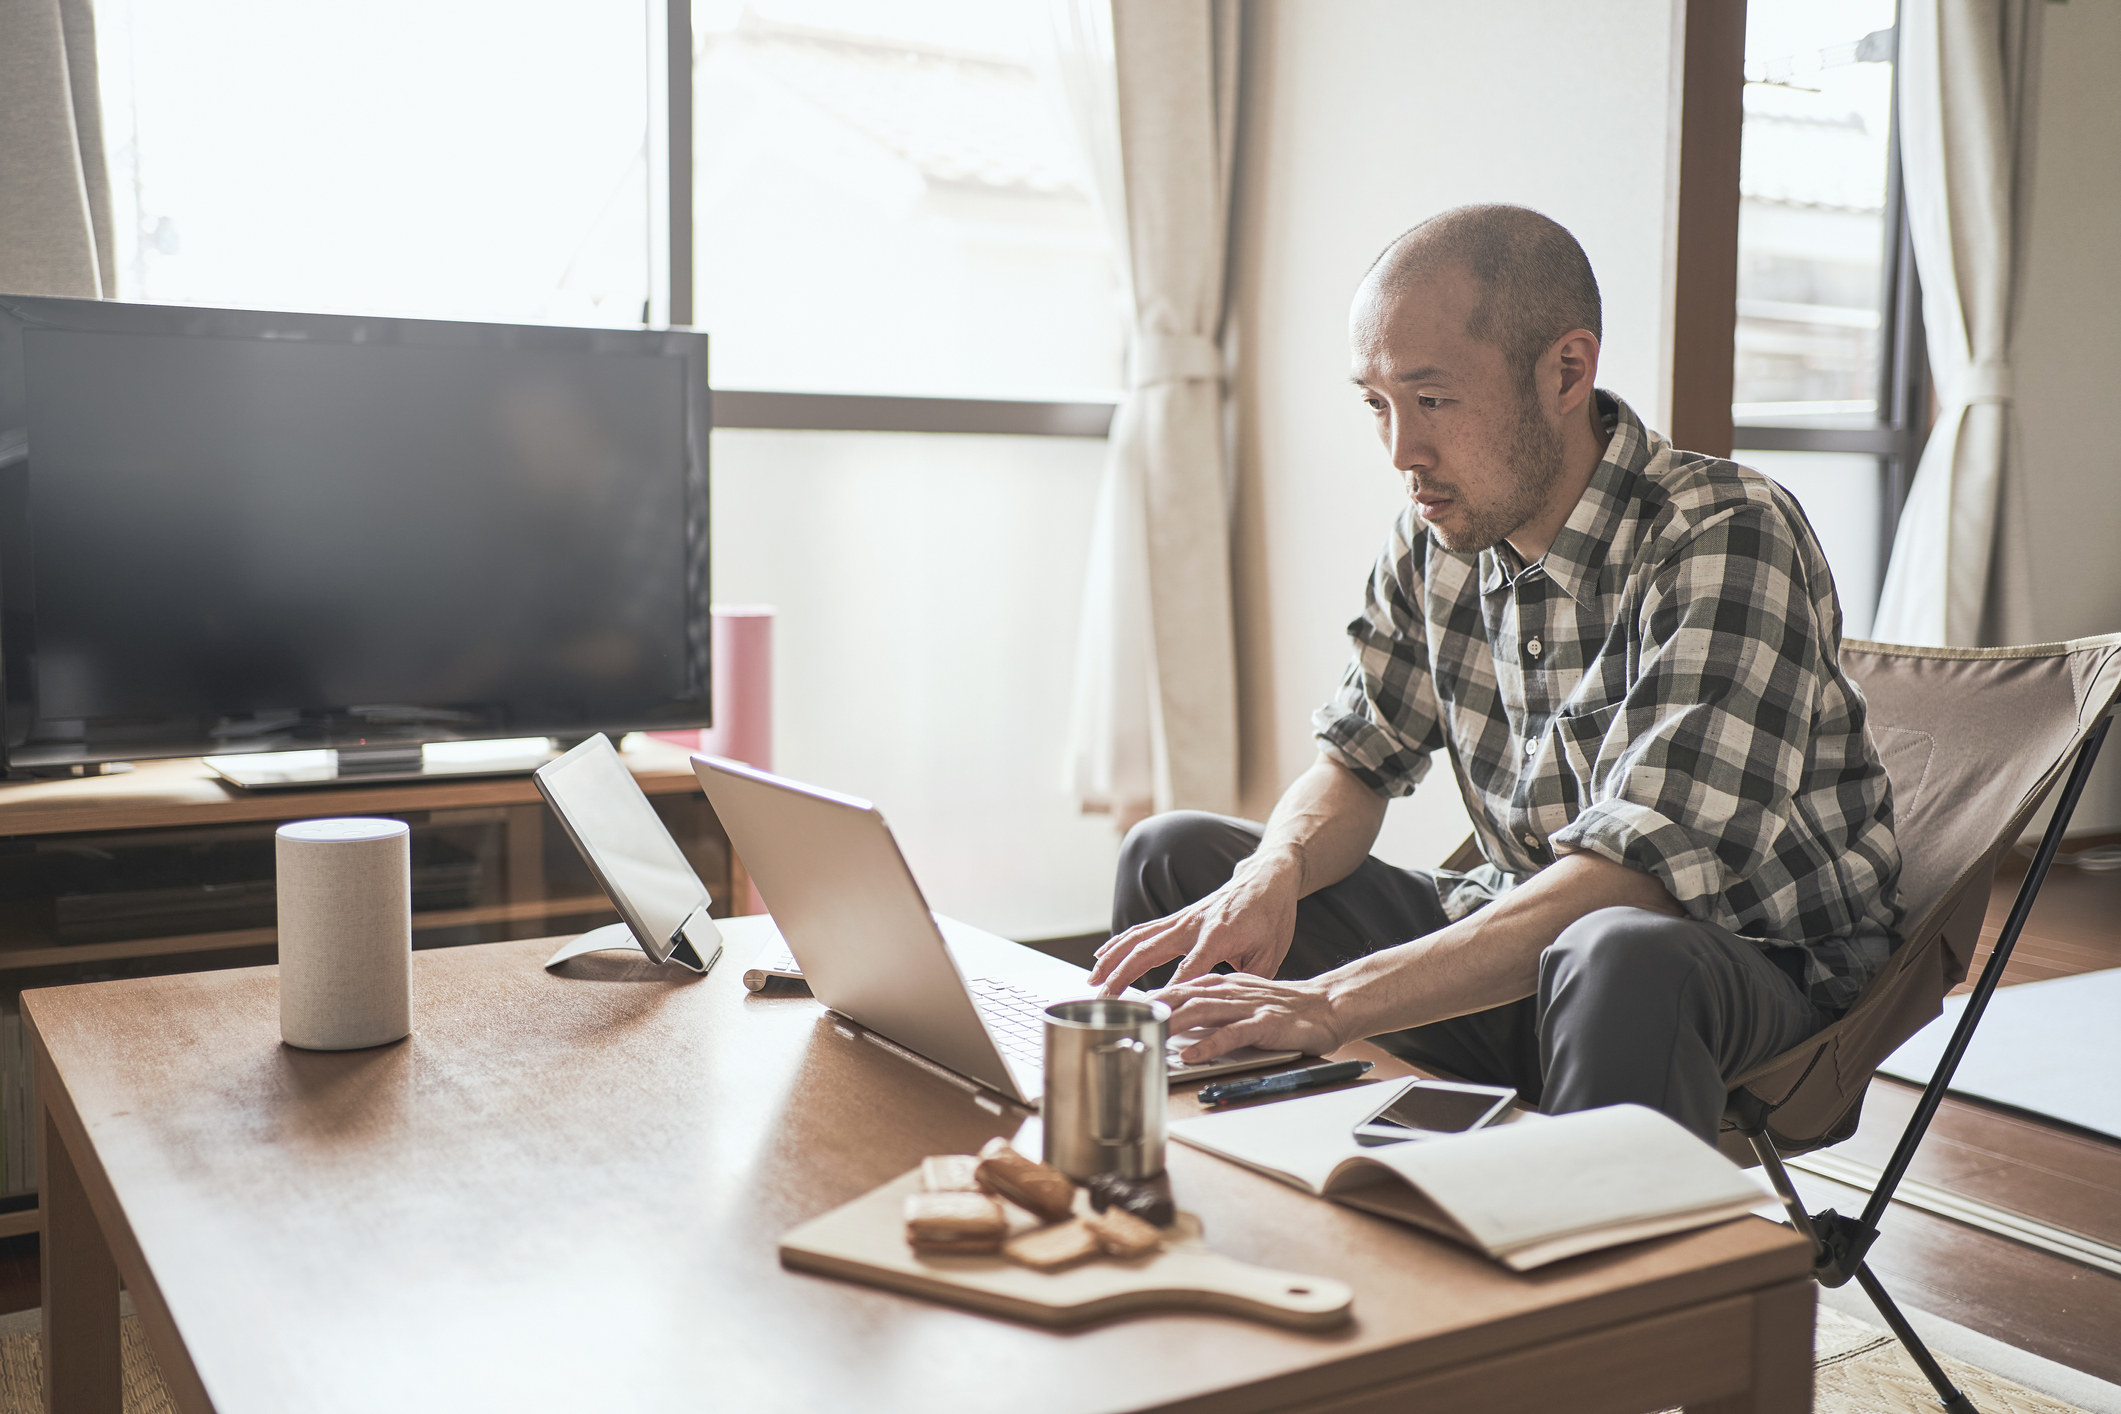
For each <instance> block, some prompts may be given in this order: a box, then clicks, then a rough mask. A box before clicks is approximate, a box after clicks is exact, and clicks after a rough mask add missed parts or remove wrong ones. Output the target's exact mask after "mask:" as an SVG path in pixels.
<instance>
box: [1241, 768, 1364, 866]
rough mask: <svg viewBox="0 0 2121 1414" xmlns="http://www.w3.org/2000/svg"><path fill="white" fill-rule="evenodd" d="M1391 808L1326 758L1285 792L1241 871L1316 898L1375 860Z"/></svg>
mask: <svg viewBox="0 0 2121 1414" xmlns="http://www.w3.org/2000/svg"><path fill="white" fill-rule="evenodd" d="M1385 804H1386V802H1385V799H1384V797H1383V796H1380V795H1379V794H1378V793H1377V792H1376V791H1373V790H1371V789H1370V788H1369V787H1368V786H1366V785H1364V784H1363V783H1362V782H1361V781H1360V780H1359V779H1357V778H1356V776H1355V773H1354V772H1352V771H1350V770H1349V769H1348V768H1347V767H1345V766H1342V765H1341V764H1339V763H1338V762H1336V761H1333V760H1331V759H1329V758H1327V757H1324V756H1321V757H1319V758H1318V760H1317V761H1315V762H1313V763H1312V765H1311V768H1310V769H1309V770H1307V771H1305V772H1304V773H1303V774H1302V775H1301V776H1298V777H1297V778H1296V779H1295V780H1294V781H1293V782H1291V783H1290V785H1289V788H1288V789H1287V790H1286V791H1284V792H1282V797H1281V799H1280V801H1278V802H1277V803H1276V804H1275V806H1274V813H1273V814H1272V815H1270V816H1268V817H1267V827H1266V831H1265V833H1264V834H1263V835H1262V836H1261V838H1260V842H1259V848H1258V849H1257V850H1255V851H1253V854H1252V857H1251V858H1250V859H1248V860H1246V861H1245V863H1244V864H1243V865H1240V866H1239V867H1240V868H1241V869H1243V870H1245V871H1247V872H1249V873H1253V874H1257V875H1260V876H1263V877H1274V878H1279V879H1283V880H1286V882H1288V883H1290V884H1293V885H1294V886H1295V889H1296V896H1297V897H1298V898H1303V897H1306V896H1308V895H1310V894H1314V893H1316V892H1318V891H1319V890H1320V889H1322V888H1325V887H1326V886H1327V885H1329V884H1337V883H1339V882H1340V881H1341V880H1342V879H1345V878H1347V877H1348V875H1350V874H1352V873H1354V872H1355V868H1356V866H1357V865H1359V864H1361V863H1362V862H1363V860H1364V859H1366V858H1368V857H1369V853H1370V846H1371V845H1373V844H1375V843H1377V831H1378V830H1379V828H1380V827H1382V826H1383V824H1384V820H1385Z"/></svg>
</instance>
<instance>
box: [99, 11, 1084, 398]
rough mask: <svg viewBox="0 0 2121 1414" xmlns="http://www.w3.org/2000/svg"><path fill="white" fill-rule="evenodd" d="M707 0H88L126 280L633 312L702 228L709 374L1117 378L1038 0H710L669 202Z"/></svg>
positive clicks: (522, 309)
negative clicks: (673, 136) (669, 214)
mask: <svg viewBox="0 0 2121 1414" xmlns="http://www.w3.org/2000/svg"><path fill="white" fill-rule="evenodd" d="M684 13H685V12H684V10H683V9H682V7H680V8H679V9H678V11H677V15H676V16H675V17H673V16H672V15H671V14H670V7H669V6H668V5H667V3H665V2H664V0H634V3H630V4H628V3H612V4H597V5H584V4H581V3H578V0H427V3H413V0H395V2H394V3H382V4H368V5H363V4H356V3H352V0H337V3H321V0H320V3H305V4H300V5H288V4H283V3H276V2H275V0H196V3H192V4H187V5H184V6H168V5H157V4H153V3H149V0H98V3H97V25H98V38H99V51H100V52H99V58H100V60H101V67H102V75H101V78H102V90H103V95H104V104H105V109H106V114H105V120H106V140H107V145H108V151H109V155H110V165H111V174H112V186H113V193H114V199H115V206H116V211H115V224H116V226H117V228H118V232H119V270H118V272H117V273H118V292H119V295H120V297H121V298H125V299H133V300H143V301H149V302H155V303H176V304H228V305H239V306H253V307H266V308H296V309H302V308H314V309H330V310H340V311H347V312H373V313H384V314H405V315H414V316H422V315H424V316H431V317H441V318H449V317H458V318H480V319H501V320H522V321H526V322H541V321H549V322H559V323H575V324H583V323H587V324H638V323H641V322H643V321H644V320H646V319H648V318H649V317H650V316H651V314H652V313H654V314H658V315H659V314H660V311H661V310H662V308H664V306H663V303H662V298H661V296H662V294H663V288H662V285H663V281H664V280H665V279H666V278H667V276H666V274H665V270H666V268H667V266H666V262H665V260H664V252H665V251H667V249H668V246H667V242H668V241H669V240H670V239H671V238H672V236H673V235H676V236H677V237H678V238H679V239H684V237H683V235H682V234H681V233H682V232H683V231H684V229H685V227H686V226H687V225H689V227H690V230H691V232H692V239H691V242H690V244H691V246H692V253H693V272H694V279H693V285H694V288H695V291H696V296H695V299H694V309H693V321H692V322H694V323H696V324H698V325H700V326H701V327H704V328H706V329H707V330H708V331H709V332H710V333H711V334H712V335H714V337H715V345H714V362H715V383H716V384H717V386H720V387H725V388H728V387H734V388H746V389H770V390H779V391H792V392H810V393H815V392H834V393H860V394H899V395H904V394H925V395H930V396H940V397H949V398H966V397H1016V398H1034V399H1048V400H1050V399H1053V398H1056V397H1070V396H1078V397H1079V396H1082V395H1083V394H1084V392H1085V391H1086V390H1087V391H1088V393H1089V394H1090V396H1092V397H1097V398H1102V399H1106V400H1109V398H1110V396H1111V394H1110V390H1111V389H1114V388H1116V387H1118V386H1119V383H1120V358H1121V348H1122V341H1123V329H1124V323H1123V319H1122V313H1123V311H1122V307H1121V302H1120V294H1121V287H1120V281H1119V277H1118V272H1117V270H1116V267H1115V265H1114V262H1113V259H1112V243H1111V239H1110V237H1109V236H1108V234H1107V232H1108V228H1109V226H1110V224H1111V223H1110V222H1109V221H1108V220H1107V218H1106V216H1105V214H1104V213H1102V212H1101V211H1100V210H1099V209H1098V207H1097V205H1096V204H1095V202H1094V200H1093V198H1092V195H1091V192H1090V189H1089V182H1088V181H1087V179H1086V177H1085V175H1084V172H1083V163H1082V161H1081V159H1080V157H1079V155H1078V147H1077V142H1076V139H1075V137H1074V133H1073V125H1072V120H1071V118H1070V116H1069V113H1068V111H1067V108H1066V105H1065V103H1064V101H1063V99H1062V97H1061V95H1060V93H1059V84H1058V81H1057V79H1056V78H1055V77H1054V70H1053V65H1052V64H1051V63H1050V62H1049V61H1048V59H1047V58H1046V57H1045V54H1046V51H1045V48H1044V45H1045V43H1046V40H1045V35H1046V29H1045V26H1046V23H1047V16H1046V9H1045V5H1044V0H891V3H870V2H869V0H752V2H751V3H748V4H747V3H739V2H738V0H696V3H695V5H694V9H693V14H692V22H691V30H690V43H691V47H692V52H693V71H694V75H695V83H694V86H693V91H692V94H691V97H692V110H691V117H692V127H691V131H692V134H693V142H692V151H693V153H694V160H693V170H692V174H691V175H692V189H693V192H694V201H693V203H692V207H691V215H692V220H691V221H690V222H689V223H686V222H682V221H681V222H676V223H666V222H665V221H664V220H663V219H662V217H661V215H660V211H661V205H660V203H661V201H662V199H663V196H664V193H665V192H666V191H676V190H681V186H680V184H678V183H673V182H671V181H670V176H671V174H670V172H669V170H668V168H667V164H668V162H669V161H671V160H672V159H671V156H670V154H671V152H672V150H673V149H672V146H671V145H669V144H667V143H665V142H664V141H663V138H664V136H665V133H666V129H665V128H664V126H663V124H664V123H665V120H666V119H665V114H664V113H663V112H661V111H659V110H660V103H659V102H658V100H657V97H656V95H657V94H658V93H659V86H658V84H657V83H655V82H653V81H652V80H653V79H654V78H655V77H657V76H656V75H655V74H654V73H653V72H652V70H653V69H654V66H655V65H656V64H657V63H658V62H659V61H658V60H657V58H656V56H657V55H658V54H660V53H662V52H663V49H662V46H663V45H664V43H665V42H666V41H674V42H676V43H678V44H683V43H685V42H686V35H685V33H684ZM673 19H675V21H676V23H674V24H673ZM666 26H667V27H668V28H666ZM666 226H667V229H666ZM816 406H817V405H816V404H815V403H814V402H807V401H789V400H782V401H781V402H780V403H777V404H774V405H773V407H774V409H775V411H776V412H778V413H779V414H781V415H782V416H786V415H787V414H788V413H790V412H793V413H796V414H797V415H798V416H801V415H802V414H803V413H804V412H805V411H806V410H812V411H814V410H815V409H816ZM740 410H741V408H740V407H739V408H736V409H732V411H740ZM903 415H904V414H903V413H902V414H900V416H903ZM1076 420H1077V421H1081V418H1080V416H1078V417H1077V419H1076ZM827 425H830V424H827ZM938 430H946V429H938ZM1015 430H1025V431H1037V430H1045V428H1044V427H1043V426H1042V425H1040V424H1039V422H1038V420H1037V419H1036V418H1030V419H1028V420H1027V425H1026V426H1024V427H1022V428H1020V429H1015Z"/></svg>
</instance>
